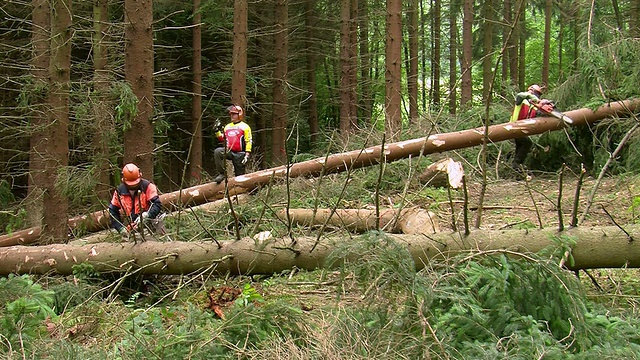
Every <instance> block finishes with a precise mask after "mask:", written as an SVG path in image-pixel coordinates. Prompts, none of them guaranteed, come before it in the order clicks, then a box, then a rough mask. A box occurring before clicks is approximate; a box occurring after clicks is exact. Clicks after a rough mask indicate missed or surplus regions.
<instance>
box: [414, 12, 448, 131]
mask: <svg viewBox="0 0 640 360" xmlns="http://www.w3.org/2000/svg"><path fill="white" fill-rule="evenodd" d="M418 11H419V10H418V0H411V1H410V2H409V10H408V13H407V17H408V18H409V22H408V24H407V33H408V35H409V72H408V75H407V90H408V95H409V123H410V124H417V123H418V57H419V56H418V54H419V52H418ZM438 31H440V30H439V29H438ZM432 64H433V62H432ZM434 66H435V65H434ZM432 88H433V87H432Z"/></svg>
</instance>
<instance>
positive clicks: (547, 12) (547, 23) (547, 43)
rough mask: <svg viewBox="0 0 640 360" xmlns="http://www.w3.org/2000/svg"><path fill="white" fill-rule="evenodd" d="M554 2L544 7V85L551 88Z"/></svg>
mask: <svg viewBox="0 0 640 360" xmlns="http://www.w3.org/2000/svg"><path fill="white" fill-rule="evenodd" d="M552 10H553V0H546V3H545V7H544V45H543V48H542V78H541V79H542V83H543V84H544V85H545V86H549V59H550V58H551V14H552Z"/></svg>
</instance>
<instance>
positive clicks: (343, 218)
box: [278, 208, 440, 234]
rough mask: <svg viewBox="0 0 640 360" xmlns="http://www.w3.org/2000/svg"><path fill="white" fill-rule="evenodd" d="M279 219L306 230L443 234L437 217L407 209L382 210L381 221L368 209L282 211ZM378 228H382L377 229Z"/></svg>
mask: <svg viewBox="0 0 640 360" xmlns="http://www.w3.org/2000/svg"><path fill="white" fill-rule="evenodd" d="M278 217H280V219H283V220H285V221H287V219H291V221H292V222H293V223H294V224H298V225H303V226H314V225H325V224H326V225H331V226H336V227H340V228H345V229H347V230H349V231H355V232H360V233H362V232H366V231H369V230H382V231H386V232H391V233H403V234H433V233H437V232H439V231H440V226H439V225H438V220H437V216H436V214H434V213H432V212H430V211H427V210H424V209H420V208H406V209H403V210H402V211H400V213H398V210H396V209H382V210H381V211H380V216H379V221H378V219H377V218H376V211H375V210H369V209H336V210H335V211H332V210H331V209H317V210H315V211H314V210H312V209H289V214H288V216H287V213H286V210H281V211H280V212H279V213H278ZM378 224H379V226H380V228H379V229H376V226H377V225H378Z"/></svg>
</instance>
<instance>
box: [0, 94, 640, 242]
mask: <svg viewBox="0 0 640 360" xmlns="http://www.w3.org/2000/svg"><path fill="white" fill-rule="evenodd" d="M639 106H640V99H634V100H627V101H623V102H615V103H610V104H608V105H603V106H601V107H599V108H598V109H596V111H592V110H591V109H588V108H585V109H580V110H572V111H567V112H565V114H566V115H567V116H569V117H570V118H572V119H573V121H574V125H575V126H580V125H585V124H587V123H592V122H595V121H598V120H601V119H604V118H606V117H610V116H614V115H624V114H628V113H629V112H633V111H634V110H635V109H636V108H638V107H639ZM564 126H565V125H564V123H563V122H562V121H561V120H558V119H556V118H554V117H539V118H534V119H527V120H521V121H518V122H515V123H504V124H497V125H492V126H490V127H489V128H488V141H489V142H490V143H495V142H499V141H504V140H510V139H515V138H521V137H526V136H530V135H536V134H542V133H545V132H547V131H554V130H560V129H564ZM484 130H485V128H484V127H480V128H475V129H469V130H462V131H455V132H450V133H442V134H433V135H430V136H428V137H423V138H418V139H413V140H406V141H401V142H396V143H389V144H386V145H385V148H384V152H385V156H384V157H383V159H384V161H385V162H387V163H389V162H393V161H397V160H401V159H405V158H408V157H416V156H421V155H427V154H433V153H441V152H444V151H449V150H457V149H462V148H466V147H472V146H477V145H481V144H482V142H483V141H484ZM381 151H382V148H381V146H373V147H369V148H366V149H361V150H353V151H349V152H346V153H340V154H333V155H330V156H328V157H326V158H325V157H321V158H317V159H313V160H308V161H303V162H299V163H295V164H291V167H290V169H289V171H288V175H289V177H291V178H295V177H300V176H318V175H320V174H321V173H324V174H329V173H336V172H341V171H345V169H348V168H351V169H358V168H362V167H366V166H375V165H378V164H379V163H380V158H381V156H380V152H381ZM285 176H287V169H286V166H279V167H275V168H271V169H266V170H261V171H258V172H254V173H250V174H246V175H243V176H238V177H235V178H230V179H229V181H228V186H229V193H230V195H236V194H241V193H245V192H247V191H250V190H253V189H256V188H257V187H259V186H262V185H265V184H268V183H269V182H270V181H271V180H272V179H273V178H284V177H285ZM223 195H224V184H223V183H221V184H216V183H210V184H204V185H198V186H194V187H190V188H188V189H183V190H181V191H176V192H172V193H168V194H163V195H161V196H160V199H161V200H162V203H163V204H164V206H165V207H167V208H169V209H179V208H182V207H183V206H190V205H197V204H202V203H205V202H208V201H213V200H216V199H221V198H222V197H223ZM108 220H109V216H108V213H106V212H105V211H98V212H95V213H93V214H89V215H85V216H79V217H76V218H73V219H70V220H69V224H68V225H69V227H70V228H71V229H76V228H82V229H85V230H86V231H89V232H91V231H97V230H101V229H104V228H106V227H107V226H108ZM40 231H41V230H40V228H30V229H27V230H22V231H18V232H15V233H13V234H12V235H5V236H1V237H0V246H11V245H16V244H27V243H29V242H32V241H33V240H32V239H33V237H34V236H36V234H39V233H40Z"/></svg>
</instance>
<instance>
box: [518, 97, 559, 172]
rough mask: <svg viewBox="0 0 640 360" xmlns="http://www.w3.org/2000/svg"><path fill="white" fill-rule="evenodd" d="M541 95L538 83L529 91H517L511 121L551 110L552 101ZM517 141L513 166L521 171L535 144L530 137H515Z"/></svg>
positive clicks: (528, 117) (532, 116) (529, 117)
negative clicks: (542, 97) (543, 98)
mask: <svg viewBox="0 0 640 360" xmlns="http://www.w3.org/2000/svg"><path fill="white" fill-rule="evenodd" d="M541 96H542V88H541V87H540V85H537V84H533V85H531V86H529V88H528V89H527V91H523V92H519V93H517V94H516V101H515V106H514V108H513V114H512V115H511V120H510V122H515V121H518V120H524V119H531V118H534V117H536V116H539V115H540V113H544V112H548V111H550V110H551V109H552V102H551V101H549V100H546V99H545V100H542V99H540V97H541ZM548 108H550V109H548ZM515 143H516V150H515V154H514V155H513V161H512V163H511V167H512V168H513V169H514V170H516V171H518V172H519V171H521V170H522V169H523V168H525V166H524V161H525V159H526V158H527V155H528V154H529V151H530V150H531V147H532V146H533V141H531V139H529V138H528V137H523V138H518V139H515ZM525 169H526V168H525Z"/></svg>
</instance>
